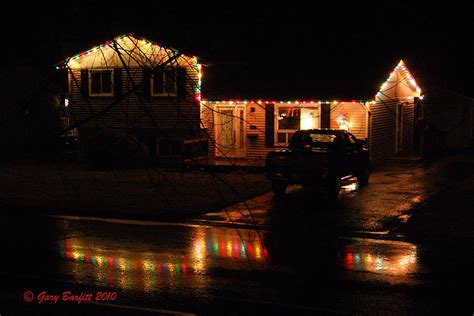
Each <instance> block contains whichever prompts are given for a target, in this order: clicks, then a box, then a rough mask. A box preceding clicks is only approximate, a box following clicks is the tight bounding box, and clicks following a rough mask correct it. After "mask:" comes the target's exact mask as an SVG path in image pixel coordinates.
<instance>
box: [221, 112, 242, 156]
mask: <svg viewBox="0 0 474 316" xmlns="http://www.w3.org/2000/svg"><path fill="white" fill-rule="evenodd" d="M214 113H215V114H214V118H215V119H214V124H215V133H216V146H215V147H216V156H219V157H244V156H245V107H244V106H241V105H238V106H218V107H217V109H216V112H214Z"/></svg>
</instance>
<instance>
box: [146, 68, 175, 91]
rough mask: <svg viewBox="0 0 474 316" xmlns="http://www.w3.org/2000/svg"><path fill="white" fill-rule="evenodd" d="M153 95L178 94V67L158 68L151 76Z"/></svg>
mask: <svg viewBox="0 0 474 316" xmlns="http://www.w3.org/2000/svg"><path fill="white" fill-rule="evenodd" d="M151 95H154V96H176V69H175V68H165V69H157V70H155V71H154V72H153V74H152V76H151Z"/></svg>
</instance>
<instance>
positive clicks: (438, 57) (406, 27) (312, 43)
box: [13, 1, 474, 100]
mask: <svg viewBox="0 0 474 316" xmlns="http://www.w3.org/2000/svg"><path fill="white" fill-rule="evenodd" d="M235 3H237V2H235ZM310 3H311V5H310V4H304V5H303V4H302V3H298V2H288V1H286V2H285V3H284V4H274V3H273V4H267V5H262V4H256V2H241V1H240V2H238V6H231V5H230V4H227V5H223V4H213V5H211V4H208V5H206V4H203V3H201V2H191V3H187V4H186V2H180V3H179V4H176V5H167V6H163V5H162V2H161V1H153V2H148V3H140V2H139V1H130V2H129V3H126V4H125V3H124V4H120V3H118V2H115V3H105V2H101V4H98V2H95V1H94V2H84V1H69V2H67V3H62V4H61V5H60V6H59V5H51V6H50V7H45V5H44V4H43V3H41V4H36V5H32V6H28V9H27V11H26V12H24V14H23V15H21V17H18V16H16V17H14V18H13V19H17V20H16V25H18V27H19V30H18V31H19V32H20V34H19V36H21V38H27V39H28V40H29V41H28V42H29V43H31V44H33V45H32V46H31V47H32V49H34V50H35V54H34V55H33V54H31V51H29V50H25V49H17V50H16V52H15V55H16V56H15V60H16V65H20V64H21V65H25V64H28V65H34V66H35V67H40V68H43V69H44V68H47V67H49V66H52V65H53V64H54V63H55V62H57V61H59V60H61V59H62V58H63V57H67V56H69V55H72V54H74V53H78V52H80V51H82V50H85V49H88V48H90V47H91V46H93V45H96V44H98V43H100V42H103V41H105V40H107V39H109V38H111V37H112V36H115V35H119V34H122V33H133V34H136V35H137V36H145V37H147V38H149V39H151V40H155V41H158V42H161V43H163V44H165V45H168V46H172V47H175V48H176V49H178V50H181V51H183V52H188V53H190V54H194V55H196V56H198V57H201V59H202V62H203V63H204V64H205V69H204V71H205V72H204V98H207V99H220V98H242V99H244V98H247V99H250V98H262V99H265V98H271V99H294V98H297V99H313V98H314V99H321V100H326V99H329V100H332V99H348V100H352V99H362V100H366V99H369V98H372V97H373V96H374V94H375V93H376V91H377V88H378V86H380V84H382V83H383V81H384V80H385V79H386V78H387V76H388V75H389V73H390V71H391V70H392V69H393V68H394V67H395V66H396V64H397V63H398V61H399V60H400V59H401V58H403V59H404V60H405V62H406V63H407V65H408V67H409V68H410V69H411V70H412V72H413V74H414V76H415V78H416V79H417V80H418V81H419V84H420V86H421V87H422V88H424V87H440V88H445V89H451V90H454V91H457V92H459V93H461V94H464V95H468V96H471V97H474V93H473V91H474V89H473V81H472V76H471V74H472V73H473V71H474V67H473V66H474V60H473V56H474V36H473V34H472V29H473V28H472V23H473V22H472V21H473V17H474V5H473V3H472V2H471V3H470V4H463V5H461V4H459V5H454V2H443V3H442V5H438V4H434V3H430V4H417V5H413V4H411V3H409V2H403V1H388V2H382V1H379V5H378V6H374V4H370V5H369V4H361V3H360V2H358V1H352V2H349V3H351V4H350V5H349V4H346V3H344V2H341V1H333V2H331V3H333V4H328V3H329V2H325V4H324V5H322V4H319V2H310Z"/></svg>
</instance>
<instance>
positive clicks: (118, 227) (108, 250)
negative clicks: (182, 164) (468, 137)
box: [0, 159, 474, 315]
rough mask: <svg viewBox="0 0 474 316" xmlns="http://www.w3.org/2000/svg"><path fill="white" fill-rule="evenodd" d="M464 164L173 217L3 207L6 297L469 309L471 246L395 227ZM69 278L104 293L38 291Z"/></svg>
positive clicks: (142, 307) (35, 308)
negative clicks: (329, 193)
mask: <svg viewBox="0 0 474 316" xmlns="http://www.w3.org/2000/svg"><path fill="white" fill-rule="evenodd" d="M456 166H457V167H456ZM462 166H463V160H462V159H460V160H456V159H454V160H449V159H448V160H446V161H445V160H443V161H441V162H439V163H431V164H430V163H428V164H419V163H418V164H415V163H405V164H397V165H393V166H391V167H386V168H385V169H383V170H379V171H377V170H376V171H375V172H374V173H373V175H372V178H371V180H370V184H369V185H368V186H366V187H363V188H359V187H358V184H357V182H356V181H355V180H353V179H348V180H347V181H346V183H345V187H344V190H343V192H342V193H341V196H340V199H339V201H338V202H336V203H334V202H332V201H330V200H328V199H327V198H326V197H325V196H324V194H323V193H321V192H318V191H317V190H315V189H312V188H301V187H299V186H294V187H290V188H289V190H288V192H287V196H286V197H285V199H283V200H281V199H276V198H274V197H273V194H272V193H267V194H264V195H262V196H260V197H257V198H255V199H252V200H249V201H246V202H244V203H239V204H237V205H233V206H230V207H228V208H227V209H225V210H221V211H219V212H213V213H209V214H205V215H203V216H201V217H199V218H194V219H186V220H183V221H181V222H174V223H170V222H149V221H136V220H115V219H103V218H91V217H74V216H57V215H55V216H38V217H37V218H31V217H30V218H23V217H22V216H14V214H13V215H12V214H9V215H2V216H1V217H2V220H1V224H0V225H1V230H2V234H3V236H2V237H3V240H4V244H3V247H2V248H3V256H2V257H3V259H2V269H1V274H2V279H3V280H4V282H2V287H1V290H2V291H1V292H0V294H1V296H2V301H3V303H2V306H3V308H4V309H5V310H6V312H12V313H18V314H22V313H23V312H26V313H37V312H40V313H41V312H44V313H56V312H57V313H64V312H67V313H74V312H77V313H82V312H86V313H88V312H91V313H95V312H97V313H101V314H113V315H116V314H130V313H146V314H148V313H158V314H168V313H174V314H176V313H191V314H195V313H197V314H253V313H263V314H285V315H286V314H358V313H360V314H407V313H409V314H412V313H413V314H438V313H446V312H454V311H462V312H468V313H471V314H472V311H473V310H471V309H472V307H473V304H472V298H473V295H472V293H473V291H472V285H473V284H474V283H473V282H472V275H473V274H472V272H471V269H472V263H473V258H472V257H473V256H472V252H471V250H472V249H469V248H467V249H466V246H465V245H462V246H459V247H456V246H454V247H453V245H451V244H450V243H449V242H446V243H443V242H442V243H441V244H440V245H437V246H436V247H434V248H433V245H424V244H422V243H421V244H420V243H415V242H414V241H411V240H408V239H407V238H406V237H405V236H403V234H401V233H400V232H399V230H398V227H399V226H400V225H401V224H403V222H404V221H406V220H408V219H409V217H410V212H412V211H413V208H414V207H416V205H417V204H418V203H420V202H422V201H424V200H426V199H427V198H429V197H430V195H433V194H436V193H437V192H439V190H440V188H442V187H443V186H444V185H447V184H453V183H455V182H456V180H457V179H458V178H461V177H464V176H465V174H464V173H462V172H459V173H458V172H455V171H454V172H453V170H456V168H458V167H459V168H461V167H462ZM461 169H462V168H461ZM463 170H465V169H463ZM26 291H31V293H33V295H34V298H33V299H32V300H31V301H27V299H25V297H24V295H25V292H26ZM65 291H70V292H71V293H73V294H77V295H79V294H81V293H83V294H93V297H94V298H95V297H96V295H97V292H101V294H102V293H103V292H105V293H106V294H105V296H102V297H101V298H99V300H96V299H92V303H89V304H88V303H87V302H85V303H81V304H78V303H77V302H72V301H64V300H62V301H61V300H59V302H58V303H54V301H48V300H45V299H44V298H45V297H48V296H46V295H42V296H41V298H42V299H43V300H42V301H41V303H40V298H39V296H40V293H42V292H43V294H48V295H50V297H54V295H61V294H62V293H63V292H65ZM84 297H86V296H84ZM112 298H113V299H112ZM0 313H2V315H3V311H2V310H0Z"/></svg>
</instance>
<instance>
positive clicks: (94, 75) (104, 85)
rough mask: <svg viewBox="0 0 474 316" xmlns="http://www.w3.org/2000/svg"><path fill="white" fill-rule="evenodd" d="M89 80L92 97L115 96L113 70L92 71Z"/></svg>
mask: <svg viewBox="0 0 474 316" xmlns="http://www.w3.org/2000/svg"><path fill="white" fill-rule="evenodd" d="M89 78H90V79H89V94H90V95H91V96H112V95H113V91H112V80H113V78H112V71H111V70H91V71H90V76H89Z"/></svg>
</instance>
